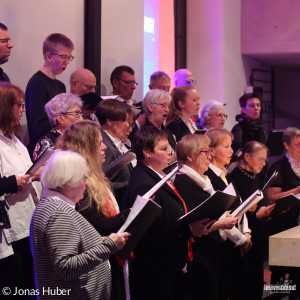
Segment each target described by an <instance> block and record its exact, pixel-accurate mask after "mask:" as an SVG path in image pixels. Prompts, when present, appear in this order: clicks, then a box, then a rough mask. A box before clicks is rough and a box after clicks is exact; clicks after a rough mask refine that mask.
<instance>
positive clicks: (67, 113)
mask: <svg viewBox="0 0 300 300" xmlns="http://www.w3.org/2000/svg"><path fill="white" fill-rule="evenodd" d="M81 107H82V100H81V99H80V97H78V96H76V95H74V94H71V93H62V94H58V95H57V96H55V97H54V98H52V99H51V100H50V101H49V102H48V103H47V104H46V105H45V111H46V113H47V116H48V119H49V122H50V124H51V126H52V129H51V131H50V132H49V133H48V134H47V135H45V136H43V137H41V138H40V139H39V140H38V142H37V144H36V146H35V148H34V152H33V157H32V158H33V161H35V160H37V159H38V158H39V157H40V156H41V154H42V153H43V152H44V151H45V150H46V149H47V148H50V149H55V143H56V140H57V138H58V137H59V136H60V135H62V134H63V133H64V132H65V130H66V128H67V127H68V126H69V125H71V124H72V123H74V122H77V121H79V120H82V113H81Z"/></svg>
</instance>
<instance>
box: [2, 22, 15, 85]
mask: <svg viewBox="0 0 300 300" xmlns="http://www.w3.org/2000/svg"><path fill="white" fill-rule="evenodd" d="M12 48H13V44H12V42H11V40H10V37H9V34H8V32H7V27H6V26H5V25H4V24H2V23H0V65H2V64H5V63H6V62H7V61H8V60H9V56H10V51H11V49H12ZM0 81H7V82H10V80H9V77H8V76H7V75H6V74H5V73H4V72H3V69H2V68H0Z"/></svg>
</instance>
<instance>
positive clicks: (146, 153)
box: [143, 148, 152, 159]
mask: <svg viewBox="0 0 300 300" xmlns="http://www.w3.org/2000/svg"><path fill="white" fill-rule="evenodd" d="M151 153H152V152H151V151H150V149H147V148H144V149H143V154H144V157H145V158H146V159H150V158H151Z"/></svg>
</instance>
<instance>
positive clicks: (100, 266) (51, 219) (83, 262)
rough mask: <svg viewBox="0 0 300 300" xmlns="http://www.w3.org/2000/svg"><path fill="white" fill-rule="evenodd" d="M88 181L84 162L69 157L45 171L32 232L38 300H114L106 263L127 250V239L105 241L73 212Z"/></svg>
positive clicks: (57, 157)
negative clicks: (42, 191)
mask: <svg viewBox="0 0 300 300" xmlns="http://www.w3.org/2000/svg"><path fill="white" fill-rule="evenodd" d="M87 175H89V171H88V167H87V164H86V161H85V159H84V158H83V157H82V156H81V155H79V154H78V153H75V152H71V151H57V152H55V153H54V154H53V155H52V156H51V157H50V159H49V161H48V162H47V164H46V166H45V168H44V169H43V171H42V174H41V182H42V184H43V186H44V193H43V196H42V198H41V199H40V201H39V203H38V204H37V206H36V209H35V211H34V214H33V216H32V220H31V226H30V241H31V249H32V253H33V257H34V266H35V277H36V283H37V289H38V291H39V298H40V299H49V298H50V299H54V298H62V299H103V300H104V299H105V300H109V299H111V297H110V295H111V268H110V264H109V262H108V259H109V257H110V256H111V255H113V254H114V253H116V252H117V251H118V250H119V249H121V248H122V247H123V246H124V245H125V243H126V241H127V238H128V236H129V233H126V232H124V233H119V234H115V233H111V234H109V235H108V236H105V237H102V236H101V235H100V234H99V233H98V232H97V231H96V230H95V228H93V226H92V225H91V224H90V222H88V221H87V220H86V219H85V218H84V217H83V216H82V215H81V214H80V213H78V212H77V211H76V210H75V206H76V204H77V203H78V202H79V201H80V199H81V198H82V197H83V194H84V191H85V187H86V184H87ZM57 291H59V292H60V293H61V294H58V292H57Z"/></svg>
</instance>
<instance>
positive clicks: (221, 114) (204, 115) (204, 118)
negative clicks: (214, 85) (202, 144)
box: [200, 100, 227, 130]
mask: <svg viewBox="0 0 300 300" xmlns="http://www.w3.org/2000/svg"><path fill="white" fill-rule="evenodd" d="M226 119H227V115H226V114H225V110H224V105H223V103H221V102H219V101H217V100H211V101H208V102H207V103H205V105H204V106H203V108H202V110H201V114H200V125H201V126H202V127H203V129H204V130H208V129H210V128H218V129H223V127H224V124H225V121H226Z"/></svg>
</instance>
